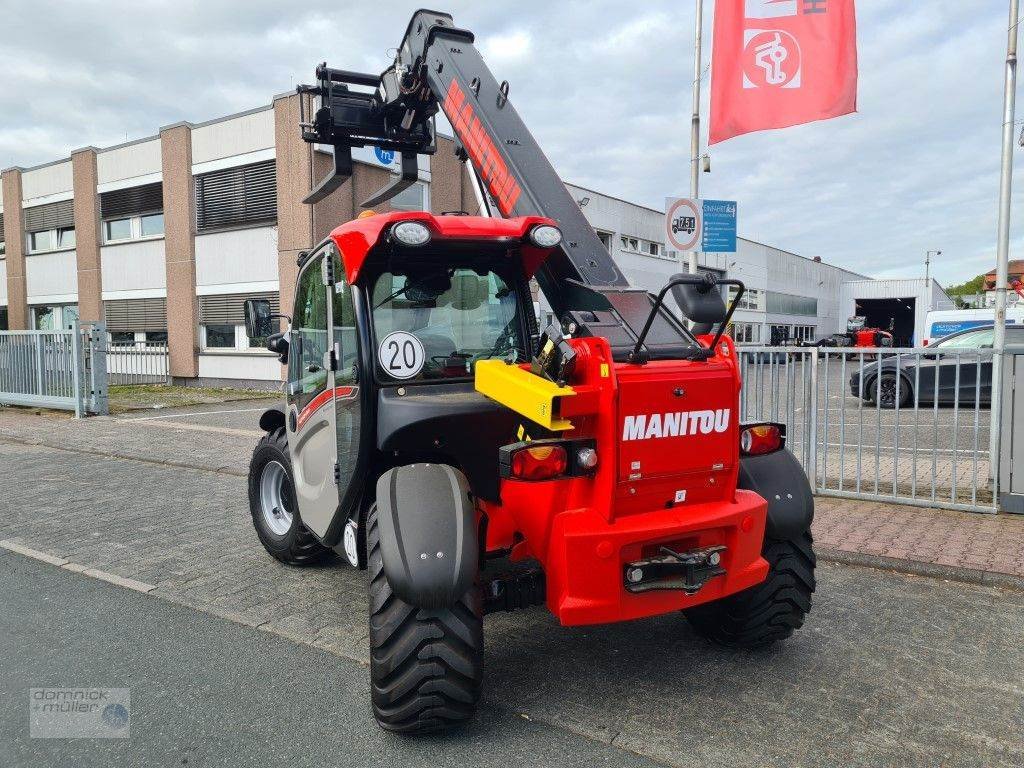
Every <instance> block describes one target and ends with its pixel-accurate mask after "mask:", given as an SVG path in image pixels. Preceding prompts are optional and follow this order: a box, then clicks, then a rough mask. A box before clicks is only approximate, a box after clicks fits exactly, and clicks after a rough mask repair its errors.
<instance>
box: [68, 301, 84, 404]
mask: <svg viewBox="0 0 1024 768" xmlns="http://www.w3.org/2000/svg"><path fill="white" fill-rule="evenodd" d="M82 373H83V371H82V326H81V323H79V322H78V321H77V320H75V325H74V328H73V329H72V331H71V379H72V386H73V388H74V393H75V418H76V419H80V418H82V417H83V416H84V415H85V393H84V392H83V391H82V379H83V376H82Z"/></svg>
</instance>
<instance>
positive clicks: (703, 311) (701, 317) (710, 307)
mask: <svg viewBox="0 0 1024 768" xmlns="http://www.w3.org/2000/svg"><path fill="white" fill-rule="evenodd" d="M681 277H685V275H673V276H672V279H673V280H677V279H679V278H681ZM672 297H673V298H674V299H675V300H676V304H678V305H679V309H681V310H682V312H683V315H685V316H686V317H687V318H689V319H690V320H692V321H693V322H695V323H720V322H722V321H723V320H725V317H726V313H727V310H726V307H725V301H724V300H723V299H722V294H721V293H720V292H719V290H718V286H717V285H716V283H715V282H714V279H713V278H712V279H711V280H706V279H705V280H704V281H703V282H701V283H681V284H679V285H674V286H672Z"/></svg>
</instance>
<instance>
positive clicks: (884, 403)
mask: <svg viewBox="0 0 1024 768" xmlns="http://www.w3.org/2000/svg"><path fill="white" fill-rule="evenodd" d="M867 394H868V398H869V399H870V401H871V402H872V403H877V404H878V405H880V406H881V407H882V408H895V407H896V406H897V404H899V407H900V408H904V407H906V405H907V403H909V402H910V394H911V392H910V385H909V384H907V382H906V381H904V380H903V379H902V378H901V377H900V376H898V375H897V374H895V373H883V374H882V377H881V379H878V378H876V379H872V381H871V383H870V384H869V385H868V392H867Z"/></svg>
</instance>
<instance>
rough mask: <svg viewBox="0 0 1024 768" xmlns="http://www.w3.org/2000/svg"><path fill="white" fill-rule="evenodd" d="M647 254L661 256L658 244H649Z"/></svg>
mask: <svg viewBox="0 0 1024 768" xmlns="http://www.w3.org/2000/svg"><path fill="white" fill-rule="evenodd" d="M647 252H648V253H650V254H651V256H658V255H659V248H658V244H657V243H648V244H647Z"/></svg>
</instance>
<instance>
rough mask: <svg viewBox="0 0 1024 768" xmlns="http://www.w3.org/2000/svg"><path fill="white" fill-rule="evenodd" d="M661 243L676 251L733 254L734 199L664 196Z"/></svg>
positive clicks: (734, 231) (734, 248) (734, 230)
mask: <svg viewBox="0 0 1024 768" xmlns="http://www.w3.org/2000/svg"><path fill="white" fill-rule="evenodd" d="M665 242H666V243H667V245H668V247H669V248H670V249H672V250H676V251H680V252H686V251H694V252H697V253H736V201H735V200H701V199H695V198H690V197H669V198H666V199H665Z"/></svg>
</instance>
